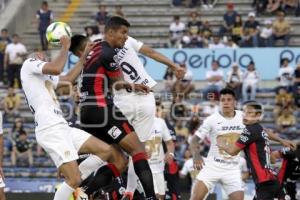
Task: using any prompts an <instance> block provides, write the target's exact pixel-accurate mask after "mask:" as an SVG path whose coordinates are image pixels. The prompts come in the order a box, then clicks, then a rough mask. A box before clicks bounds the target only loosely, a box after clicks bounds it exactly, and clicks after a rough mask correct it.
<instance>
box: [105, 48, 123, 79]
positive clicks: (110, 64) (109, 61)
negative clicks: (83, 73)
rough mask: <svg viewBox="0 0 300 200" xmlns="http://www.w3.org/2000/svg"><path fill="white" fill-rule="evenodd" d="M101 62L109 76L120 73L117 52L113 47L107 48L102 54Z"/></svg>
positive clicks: (116, 75)
mask: <svg viewBox="0 0 300 200" xmlns="http://www.w3.org/2000/svg"><path fill="white" fill-rule="evenodd" d="M102 64H103V66H104V68H105V69H106V71H107V75H108V76H109V77H118V76H120V75H121V73H122V72H121V70H120V67H119V65H118V63H117V54H116V52H115V51H114V50H113V49H107V51H106V52H105V53H104V54H103V57H102Z"/></svg>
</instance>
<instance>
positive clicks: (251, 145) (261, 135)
mask: <svg viewBox="0 0 300 200" xmlns="http://www.w3.org/2000/svg"><path fill="white" fill-rule="evenodd" d="M236 145H237V146H238V147H240V148H241V149H244V152H245V155H246V160H247V165H248V166H249V167H250V171H251V174H252V176H253V180H254V182H255V184H258V183H263V182H266V181H270V180H275V179H276V176H275V174H274V172H273V170H272V169H271V164H270V163H271V161H270V153H271V152H270V146H269V139H268V135H267V133H266V132H265V131H264V130H263V127H262V126H261V125H260V124H252V125H246V127H245V129H244V130H243V132H242V134H241V135H240V137H239V139H238V141H237V142H236Z"/></svg>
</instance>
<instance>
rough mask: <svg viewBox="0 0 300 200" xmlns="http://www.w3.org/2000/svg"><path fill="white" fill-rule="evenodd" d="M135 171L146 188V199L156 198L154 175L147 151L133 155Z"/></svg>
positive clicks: (153, 199)
mask: <svg viewBox="0 0 300 200" xmlns="http://www.w3.org/2000/svg"><path fill="white" fill-rule="evenodd" d="M132 160H133V166H134V171H135V173H136V175H137V176H138V177H139V179H140V181H141V184H142V186H143V188H144V191H145V194H146V199H147V200H155V199H156V197H155V192H154V186H153V176H152V172H151V169H150V167H149V163H148V161H147V157H146V154H145V153H138V154H136V155H134V156H132Z"/></svg>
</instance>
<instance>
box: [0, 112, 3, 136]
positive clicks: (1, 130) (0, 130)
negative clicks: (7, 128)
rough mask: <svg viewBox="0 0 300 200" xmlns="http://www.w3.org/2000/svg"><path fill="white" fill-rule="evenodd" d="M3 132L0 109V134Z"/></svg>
mask: <svg viewBox="0 0 300 200" xmlns="http://www.w3.org/2000/svg"><path fill="white" fill-rule="evenodd" d="M2 134H3V117H2V112H1V111H0V135H2Z"/></svg>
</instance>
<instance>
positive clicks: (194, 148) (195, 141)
mask: <svg viewBox="0 0 300 200" xmlns="http://www.w3.org/2000/svg"><path fill="white" fill-rule="evenodd" d="M200 140H201V139H200V138H199V137H198V136H197V135H194V136H193V138H192V140H191V144H190V150H191V152H192V154H193V158H196V159H197V158H199V157H200V150H201V149H200V144H199V142H200Z"/></svg>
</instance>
